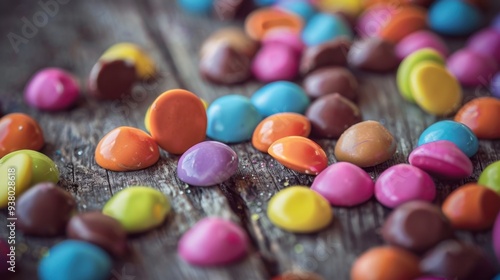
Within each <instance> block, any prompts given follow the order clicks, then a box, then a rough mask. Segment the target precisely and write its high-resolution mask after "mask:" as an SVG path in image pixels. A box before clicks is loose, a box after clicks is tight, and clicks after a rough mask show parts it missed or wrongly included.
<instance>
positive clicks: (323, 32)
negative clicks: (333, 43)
mask: <svg viewBox="0 0 500 280" xmlns="http://www.w3.org/2000/svg"><path fill="white" fill-rule="evenodd" d="M338 37H346V38H348V39H351V38H352V32H351V29H350V27H349V25H348V24H347V23H346V22H344V20H343V19H342V18H341V17H340V16H338V15H332V14H326V13H318V14H316V15H314V16H312V18H311V19H310V20H309V21H308V22H307V24H306V26H305V27H304V30H303V31H302V40H303V41H304V44H306V45H307V46H317V45H320V44H322V43H325V42H328V41H330V40H333V39H335V38H338Z"/></svg>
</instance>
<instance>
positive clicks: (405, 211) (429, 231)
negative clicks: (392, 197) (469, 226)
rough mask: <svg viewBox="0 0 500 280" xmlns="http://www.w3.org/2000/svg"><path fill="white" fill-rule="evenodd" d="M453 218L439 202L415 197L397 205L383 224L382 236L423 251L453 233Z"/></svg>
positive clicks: (406, 246) (405, 246) (390, 242)
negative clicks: (442, 208)
mask: <svg viewBox="0 0 500 280" xmlns="http://www.w3.org/2000/svg"><path fill="white" fill-rule="evenodd" d="M452 235H453V229H452V227H451V224H450V222H449V221H448V219H447V218H446V217H445V216H444V214H443V213H442V212H441V209H440V208H439V207H438V206H435V205H433V204H431V203H428V202H425V201H411V202H407V203H405V204H403V205H401V206H399V207H398V208H396V209H395V210H394V211H393V212H392V213H391V214H390V215H389V217H388V218H387V220H385V223H384V225H383V226H382V237H383V238H384V240H385V241H386V242H387V243H389V244H391V245H395V246H399V247H402V248H405V249H407V250H411V251H413V252H416V253H422V252H425V251H426V250H428V249H430V248H432V247H433V246H434V245H436V244H438V243H439V242H440V241H443V240H445V239H448V238H450V237H452Z"/></svg>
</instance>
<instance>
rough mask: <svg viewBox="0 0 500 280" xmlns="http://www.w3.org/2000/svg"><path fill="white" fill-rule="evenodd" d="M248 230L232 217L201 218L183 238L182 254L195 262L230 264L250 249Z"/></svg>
mask: <svg viewBox="0 0 500 280" xmlns="http://www.w3.org/2000/svg"><path fill="white" fill-rule="evenodd" d="M248 243H249V241H248V237H247V236H246V234H245V231H244V230H243V229H242V228H241V227H240V226H238V225H236V224H234V223H233V222H231V221H228V220H224V219H221V218H215V217H209V218H204V219H202V220H201V221H199V222H197V223H196V224H195V225H194V226H193V227H192V228H191V229H189V230H188V231H187V232H186V233H184V235H183V236H182V237H181V239H180V240H179V245H178V252H179V255H180V256H181V258H182V259H183V260H184V261H186V262H188V263H190V264H193V265H201V266H215V265H226V264H229V263H233V262H235V261H238V260H240V259H241V258H243V257H244V256H245V255H246V254H247V252H248Z"/></svg>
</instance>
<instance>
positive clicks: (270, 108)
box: [251, 81, 309, 117]
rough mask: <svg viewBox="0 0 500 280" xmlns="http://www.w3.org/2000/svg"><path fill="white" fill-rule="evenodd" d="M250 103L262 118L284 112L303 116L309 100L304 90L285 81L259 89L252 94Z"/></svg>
mask: <svg viewBox="0 0 500 280" xmlns="http://www.w3.org/2000/svg"><path fill="white" fill-rule="evenodd" d="M251 101H252V104H253V105H254V106H255V108H257V111H258V112H259V113H260V115H261V116H263V117H268V116H270V115H273V114H276V113H285V112H291V113H299V114H303V113H304V112H305V111H306V109H307V106H309V98H308V97H307V95H306V93H305V92H304V90H303V89H302V88H301V87H300V86H298V85H296V84H294V83H292V82H287V81H278V82H273V83H270V84H267V85H265V86H263V87H261V88H260V89H258V90H257V91H256V92H254V94H253V95H252V98H251Z"/></svg>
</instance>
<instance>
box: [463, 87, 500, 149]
mask: <svg viewBox="0 0 500 280" xmlns="http://www.w3.org/2000/svg"><path fill="white" fill-rule="evenodd" d="M454 120H455V121H456V122H460V123H463V124H465V125H466V126H467V127H468V128H470V129H471V130H472V132H474V134H475V135H476V136H477V138H479V139H500V99H497V98H494V97H479V98H474V99H472V100H471V101H469V102H467V103H466V104H465V105H463V106H462V108H461V109H460V110H459V111H458V112H457V114H456V115H455V118H454Z"/></svg>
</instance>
